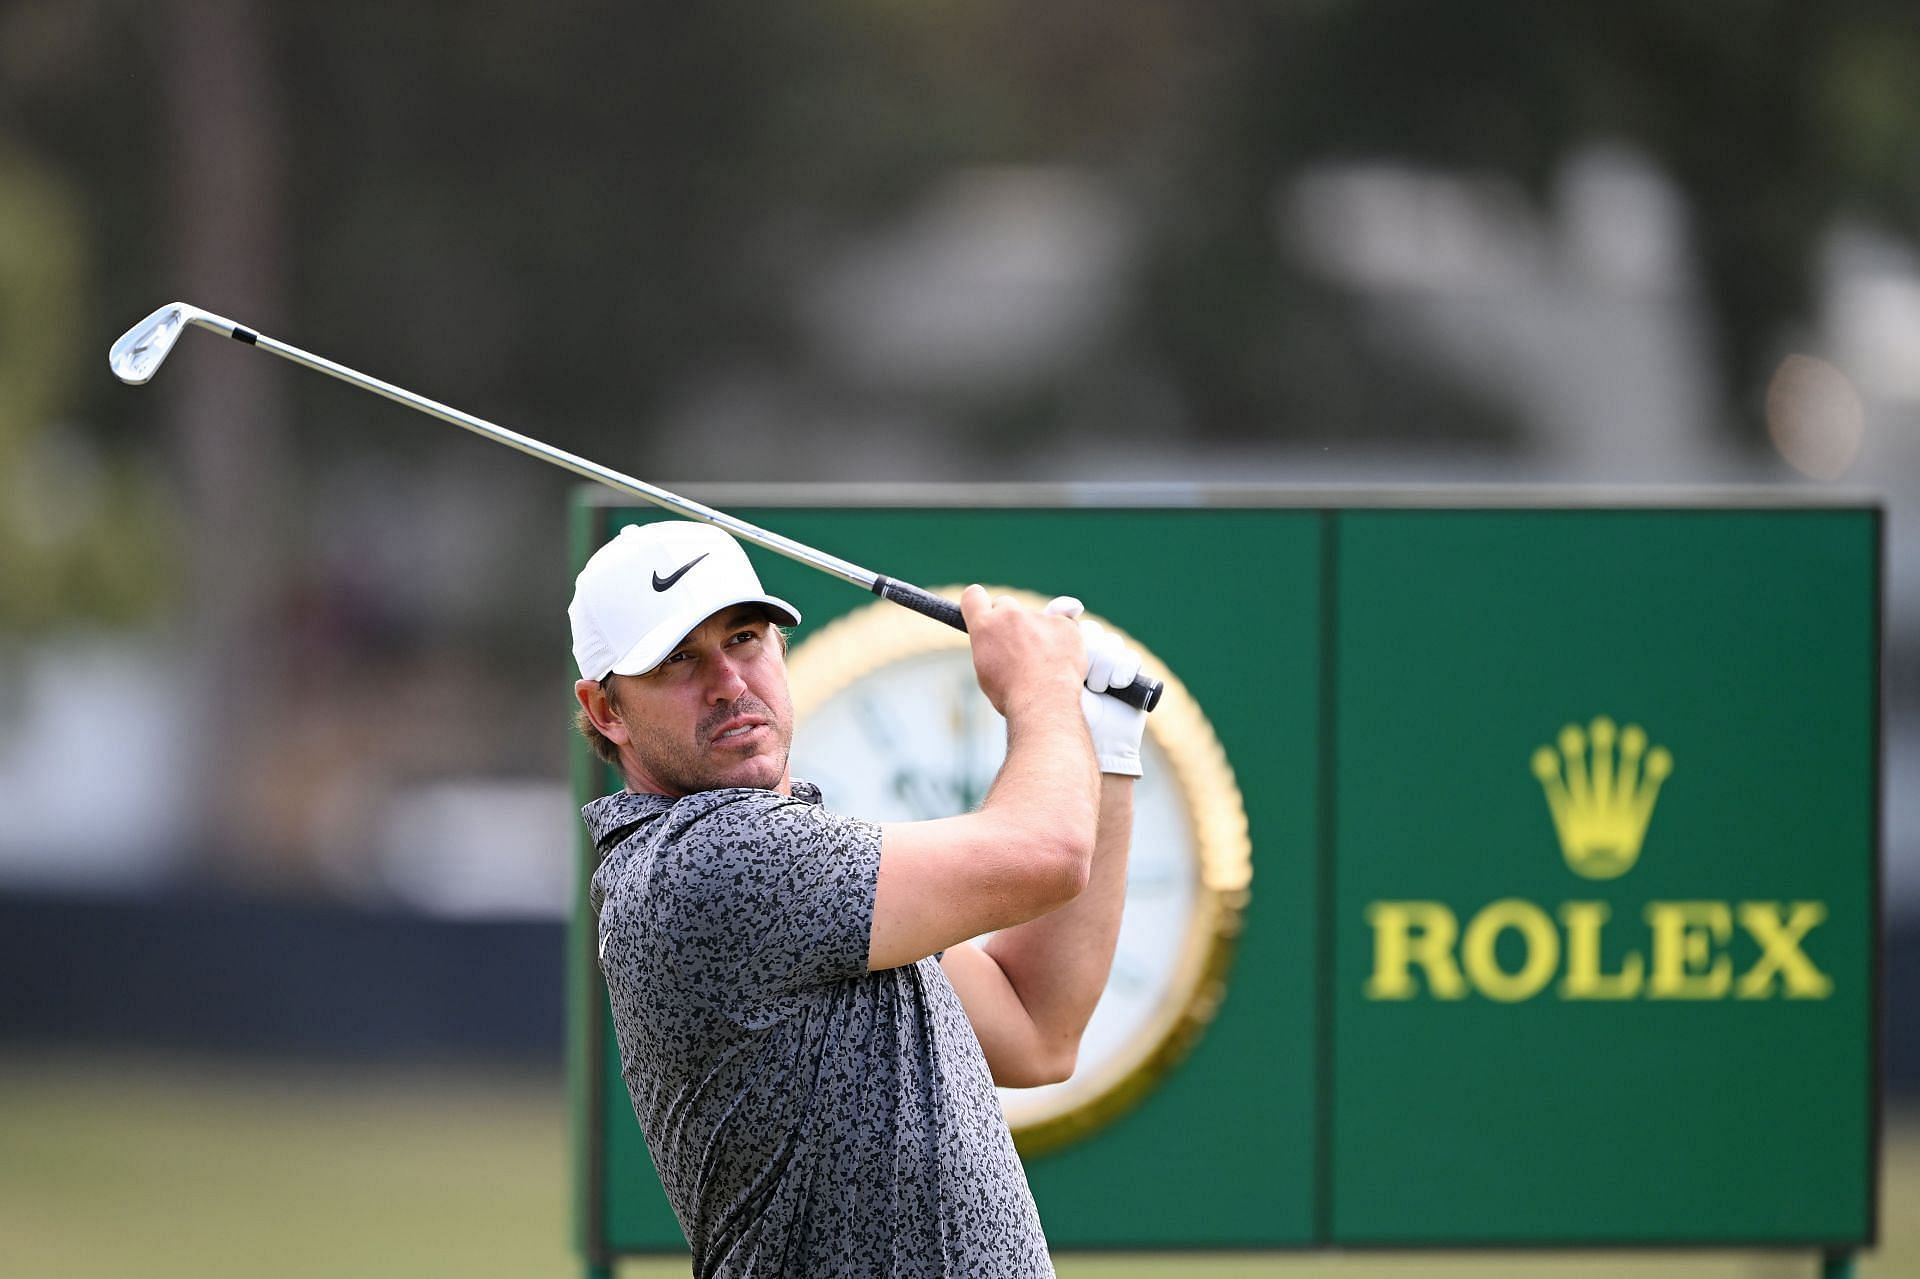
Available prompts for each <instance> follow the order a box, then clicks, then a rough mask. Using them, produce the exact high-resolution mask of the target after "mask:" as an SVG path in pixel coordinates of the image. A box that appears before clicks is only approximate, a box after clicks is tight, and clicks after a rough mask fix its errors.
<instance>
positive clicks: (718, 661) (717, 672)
mask: <svg viewBox="0 0 1920 1279" xmlns="http://www.w3.org/2000/svg"><path fill="white" fill-rule="evenodd" d="M746 691H747V681H746V680H744V679H742V678H741V677H740V668H739V666H738V665H736V664H735V663H734V661H733V659H732V658H731V657H729V656H728V655H727V654H725V653H719V654H716V655H715V656H714V659H713V661H712V662H710V663H709V664H708V666H707V696H708V699H709V700H711V701H714V702H731V701H733V700H734V699H735V698H737V697H739V696H740V694H742V693H744V692H746Z"/></svg>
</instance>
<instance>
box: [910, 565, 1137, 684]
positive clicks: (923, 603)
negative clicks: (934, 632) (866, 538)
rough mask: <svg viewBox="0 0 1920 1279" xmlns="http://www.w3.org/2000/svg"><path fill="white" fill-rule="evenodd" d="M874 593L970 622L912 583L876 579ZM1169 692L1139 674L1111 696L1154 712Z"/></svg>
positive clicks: (955, 624)
mask: <svg viewBox="0 0 1920 1279" xmlns="http://www.w3.org/2000/svg"><path fill="white" fill-rule="evenodd" d="M873 593H874V594H875V595H878V596H879V597H880V598H881V599H883V600H892V601H893V602H894V603H895V604H902V605H905V606H906V607H907V608H910V609H912V610H913V611H914V612H916V613H920V614H922V615H924V616H926V617H931V618H932V619H933V620H934V621H936V622H945V623H946V624H947V625H948V626H951V627H952V628H953V629H954V630H956V631H965V630H966V629H967V619H966V618H965V617H963V616H962V615H961V613H960V606H959V605H958V604H956V603H954V602H953V601H952V600H950V599H948V598H947V597H946V596H944V595H935V594H934V593H933V592H932V591H923V590H921V589H920V588H919V587H917V586H915V585H913V583H911V582H902V581H900V580H899V579H898V578H892V577H885V576H876V577H875V578H874V579H873ZM1164 691H1166V685H1164V684H1162V683H1161V682H1160V681H1159V680H1157V679H1154V678H1152V677H1151V676H1149V675H1136V676H1134V678H1133V683H1131V684H1129V685H1127V686H1126V687H1125V688H1110V689H1108V690H1107V696H1108V697H1117V698H1119V699H1120V700H1121V701H1123V702H1125V703H1126V704H1127V705H1129V706H1137V707H1139V708H1140V709H1141V710H1143V711H1151V710H1152V709H1153V708H1154V707H1156V706H1158V705H1159V704H1160V694H1161V693H1162V692H1164Z"/></svg>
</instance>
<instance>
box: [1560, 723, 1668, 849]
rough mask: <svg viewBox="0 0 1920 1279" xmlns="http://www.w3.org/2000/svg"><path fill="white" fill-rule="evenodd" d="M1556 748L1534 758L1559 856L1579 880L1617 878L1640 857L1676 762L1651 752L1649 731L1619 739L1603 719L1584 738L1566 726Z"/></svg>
mask: <svg viewBox="0 0 1920 1279" xmlns="http://www.w3.org/2000/svg"><path fill="white" fill-rule="evenodd" d="M1558 746H1559V748H1558V749H1557V750H1556V749H1555V748H1554V747H1552V746H1542V747H1540V748H1539V749H1538V750H1536V751H1534V753H1533V775H1534V776H1535V777H1537V778H1539V779H1540V786H1541V788H1542V789H1543V790H1545V791H1546V793H1547V807H1548V808H1549V809H1550V810H1551V811H1552V813H1553V829H1554V832H1555V833H1556V834H1558V835H1559V837H1560V851H1561V853H1562V854H1564V855H1565V857H1566V859H1567V865H1568V866H1569V867H1570V868H1572V870H1573V872H1574V873H1575V874H1576V875H1584V876H1586V877H1587V878H1588V879H1615V878H1618V877H1619V876H1621V875H1624V874H1626V873H1627V872H1628V871H1629V870H1632V869H1633V863H1634V862H1635V861H1637V860H1638V859H1639V857H1640V843H1641V841H1642V840H1643V839H1645V838H1646V834H1647V821H1648V819H1649V818H1651V817H1652V816H1653V804H1654V801H1655V800H1656V799H1658V798H1659V795H1660V783H1661V782H1663V781H1665V780H1666V779H1667V777H1668V776H1669V775H1671V774H1672V772H1673V756H1672V754H1671V753H1669V752H1668V750H1667V748H1666V747H1664V746H1656V747H1654V748H1653V749H1652V750H1651V751H1649V750H1648V749H1647V734H1646V730H1644V729H1642V728H1641V727H1640V726H1639V725H1638V724H1629V725H1627V726H1626V728H1625V729H1624V730H1621V731H1619V732H1618V733H1616V732H1615V729H1614V724H1613V721H1612V720H1610V719H1608V718H1607V717H1606V716H1604V715H1602V716H1600V717H1599V718H1598V719H1596V720H1594V721H1593V723H1591V724H1589V725H1587V730H1586V731H1585V732H1584V733H1583V732H1581V731H1580V726H1579V725H1578V724H1568V725H1567V726H1566V727H1565V728H1563V729H1561V730H1560V737H1559V742H1558ZM1589 748H1591V749H1589Z"/></svg>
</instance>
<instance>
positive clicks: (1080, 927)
mask: <svg viewBox="0 0 1920 1279" xmlns="http://www.w3.org/2000/svg"><path fill="white" fill-rule="evenodd" d="M1133 783H1134V779H1133V778H1131V777H1121V776H1115V775H1112V774H1109V775H1106V776H1103V777H1102V778H1101V779H1100V826H1099V833H1098V835H1097V837H1096V838H1095V841H1094V849H1093V862H1092V866H1091V869H1090V872H1089V875H1088V879H1087V886H1086V888H1085V889H1084V890H1083V891H1082V892H1081V893H1080V895H1079V896H1078V897H1075V898H1074V899H1073V900H1072V901H1071V902H1069V903H1067V904H1066V905H1064V906H1061V907H1060V908H1059V909H1057V910H1054V911H1052V912H1050V913H1048V914H1046V915H1042V916H1040V917H1039V918H1037V919H1033V920H1030V921H1028V922H1027V923H1024V924H1020V925H1018V926H1016V927H1013V928H1008V929H1004V930H1002V931H1000V932H997V933H995V934H994V935H993V936H992V937H991V938H990V939H988V941H987V942H986V944H985V945H984V946H978V945H974V944H972V943H967V944H963V945H959V946H954V947H951V948H950V949H948V951H947V952H946V954H945V955H944V956H943V957H942V959H941V967H942V969H943V970H945V972H946V974H947V978H948V980H950V981H951V982H952V983H953V987H954V989H955V991H957V992H958V993H959V995H960V1002H961V1004H962V1005H963V1006H964V1007H965V1008H966V1010H967V1018H968V1020H969V1021H971V1022H972V1023H973V1030H974V1034H975V1036H976V1037H978V1038H979V1040H980V1047H981V1049H982V1050H983V1051H984V1052H985V1054H986V1058H987V1065H988V1066H989V1067H991V1068H992V1070H993V1079H994V1082H995V1083H997V1084H999V1085H1001V1086H1002V1087H1006V1088H1031V1087H1037V1086H1038V1085H1040V1084H1048V1083H1056V1082H1058V1081H1059V1080H1062V1079H1065V1078H1066V1077H1067V1076H1068V1075H1070V1074H1072V1073H1073V1067H1074V1062H1075V1060H1076V1058H1077V1057H1078V1055H1079V1051H1080V1037H1081V1035H1082V1034H1083V1033H1084V1032H1085V1031H1086V1028H1087V1021H1088V1019H1089V1018H1091V1017H1092V1016H1093V1009H1094V1005H1095V1004H1097V1003H1098V1002H1099V1000H1100V992H1101V991H1102V990H1104V989H1105V988H1106V984H1107V973H1108V971H1109V970H1110V969H1111V968H1112V966H1113V947H1114V942H1115V940H1116V939H1117V938H1118V937H1119V935H1120V909H1121V906H1122V904H1123V903H1124V901H1125V898H1126V891H1127V850H1128V847H1129V846H1130V845H1131V843H1132V840H1133Z"/></svg>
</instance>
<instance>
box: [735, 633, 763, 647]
mask: <svg viewBox="0 0 1920 1279" xmlns="http://www.w3.org/2000/svg"><path fill="white" fill-rule="evenodd" d="M759 638H760V634H759V632H758V631H741V632H740V633H739V634H737V635H735V636H734V637H733V642H734V643H736V644H744V643H746V642H747V641H748V640H757V639H759Z"/></svg>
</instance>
